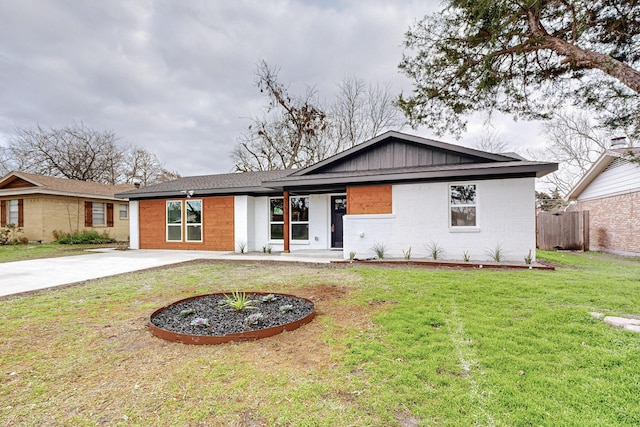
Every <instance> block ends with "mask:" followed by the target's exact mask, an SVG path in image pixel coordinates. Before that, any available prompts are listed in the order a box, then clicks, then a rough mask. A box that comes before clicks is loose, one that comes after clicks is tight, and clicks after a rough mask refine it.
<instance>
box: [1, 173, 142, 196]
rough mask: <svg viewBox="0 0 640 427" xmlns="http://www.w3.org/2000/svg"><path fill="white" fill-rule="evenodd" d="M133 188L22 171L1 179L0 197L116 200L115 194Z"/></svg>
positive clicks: (125, 185) (128, 185)
mask: <svg viewBox="0 0 640 427" xmlns="http://www.w3.org/2000/svg"><path fill="white" fill-rule="evenodd" d="M131 188H133V185H130V184H122V185H107V184H100V183H98V182H89V181H79V180H75V179H67V178H55V177H52V176H45V175H38V174H34V173H27V172H21V171H14V172H10V173H8V174H7V175H5V176H4V177H2V178H0V196H22V195H28V194H52V195H60V196H74V197H84V198H92V199H108V200H115V199H116V198H115V196H114V195H115V193H118V192H122V191H126V190H129V189H131Z"/></svg>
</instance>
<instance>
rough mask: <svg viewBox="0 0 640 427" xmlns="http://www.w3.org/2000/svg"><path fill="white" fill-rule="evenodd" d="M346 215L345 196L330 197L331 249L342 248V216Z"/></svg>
mask: <svg viewBox="0 0 640 427" xmlns="http://www.w3.org/2000/svg"><path fill="white" fill-rule="evenodd" d="M346 213H347V196H331V247H332V248H342V216H343V215H344V214H346Z"/></svg>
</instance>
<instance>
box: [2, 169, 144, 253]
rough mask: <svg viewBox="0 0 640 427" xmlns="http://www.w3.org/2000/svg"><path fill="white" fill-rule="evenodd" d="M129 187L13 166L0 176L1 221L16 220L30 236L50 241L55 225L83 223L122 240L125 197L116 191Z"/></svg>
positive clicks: (67, 228) (79, 226) (71, 228)
mask: <svg viewBox="0 0 640 427" xmlns="http://www.w3.org/2000/svg"><path fill="white" fill-rule="evenodd" d="M132 188H134V187H133V186H132V185H106V184H99V183H96V182H86V181H77V180H72V179H64V178H54V177H50V176H44V175H37V174H32V173H26V172H11V173H9V174H7V175H5V176H4V177H2V178H0V226H2V227H4V226H6V225H7V224H16V225H17V226H19V227H20V228H22V230H23V234H24V236H26V237H27V238H28V239H29V240H30V241H43V242H48V241H52V240H54V238H53V232H54V231H55V230H59V231H62V232H65V233H69V232H76V231H81V230H83V229H89V230H96V231H98V232H100V233H102V232H107V233H108V234H109V236H111V237H113V238H115V239H118V240H123V241H124V240H127V239H128V237H129V202H128V201H127V200H122V199H117V198H115V197H114V194H115V193H118V192H122V191H126V190H130V189H132Z"/></svg>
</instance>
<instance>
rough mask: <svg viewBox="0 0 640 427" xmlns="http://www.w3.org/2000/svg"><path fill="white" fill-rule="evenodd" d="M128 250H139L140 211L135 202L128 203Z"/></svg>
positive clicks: (115, 213)
mask: <svg viewBox="0 0 640 427" xmlns="http://www.w3.org/2000/svg"><path fill="white" fill-rule="evenodd" d="M114 215H117V212H114ZM129 248H130V249H140V210H139V209H138V201H137V200H131V201H129Z"/></svg>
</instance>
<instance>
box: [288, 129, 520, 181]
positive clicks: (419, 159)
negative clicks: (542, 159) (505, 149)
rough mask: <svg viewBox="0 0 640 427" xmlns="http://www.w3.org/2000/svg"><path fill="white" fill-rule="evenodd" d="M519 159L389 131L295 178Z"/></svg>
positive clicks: (299, 173)
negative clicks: (311, 175) (329, 173)
mask: <svg viewBox="0 0 640 427" xmlns="http://www.w3.org/2000/svg"><path fill="white" fill-rule="evenodd" d="M514 159H516V158H515V157H511V156H506V155H502V154H493V153H488V152H486V151H480V150H475V149H472V148H467V147H462V146H459V145H453V144H447V143H446V142H440V141H435V140H433V139H428V138H422V137H419V136H414V135H408V134H405V133H401V132H397V131H388V132H385V133H383V134H381V135H379V136H377V137H375V138H372V139H370V140H368V141H365V142H363V143H361V144H358V145H356V146H354V147H352V148H350V149H348V150H345V151H343V152H341V153H338V154H335V155H333V156H331V157H328V158H326V159H325V160H322V161H320V162H318V163H316V164H314V165H311V166H309V167H307V168H304V169H300V170H298V171H296V172H294V173H292V174H291V176H302V175H309V174H312V173H323V172H325V173H326V172H347V171H361V170H369V171H373V170H382V169H400V168H406V167H415V166H442V165H451V164H462V163H484V162H500V161H513V160H514Z"/></svg>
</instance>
